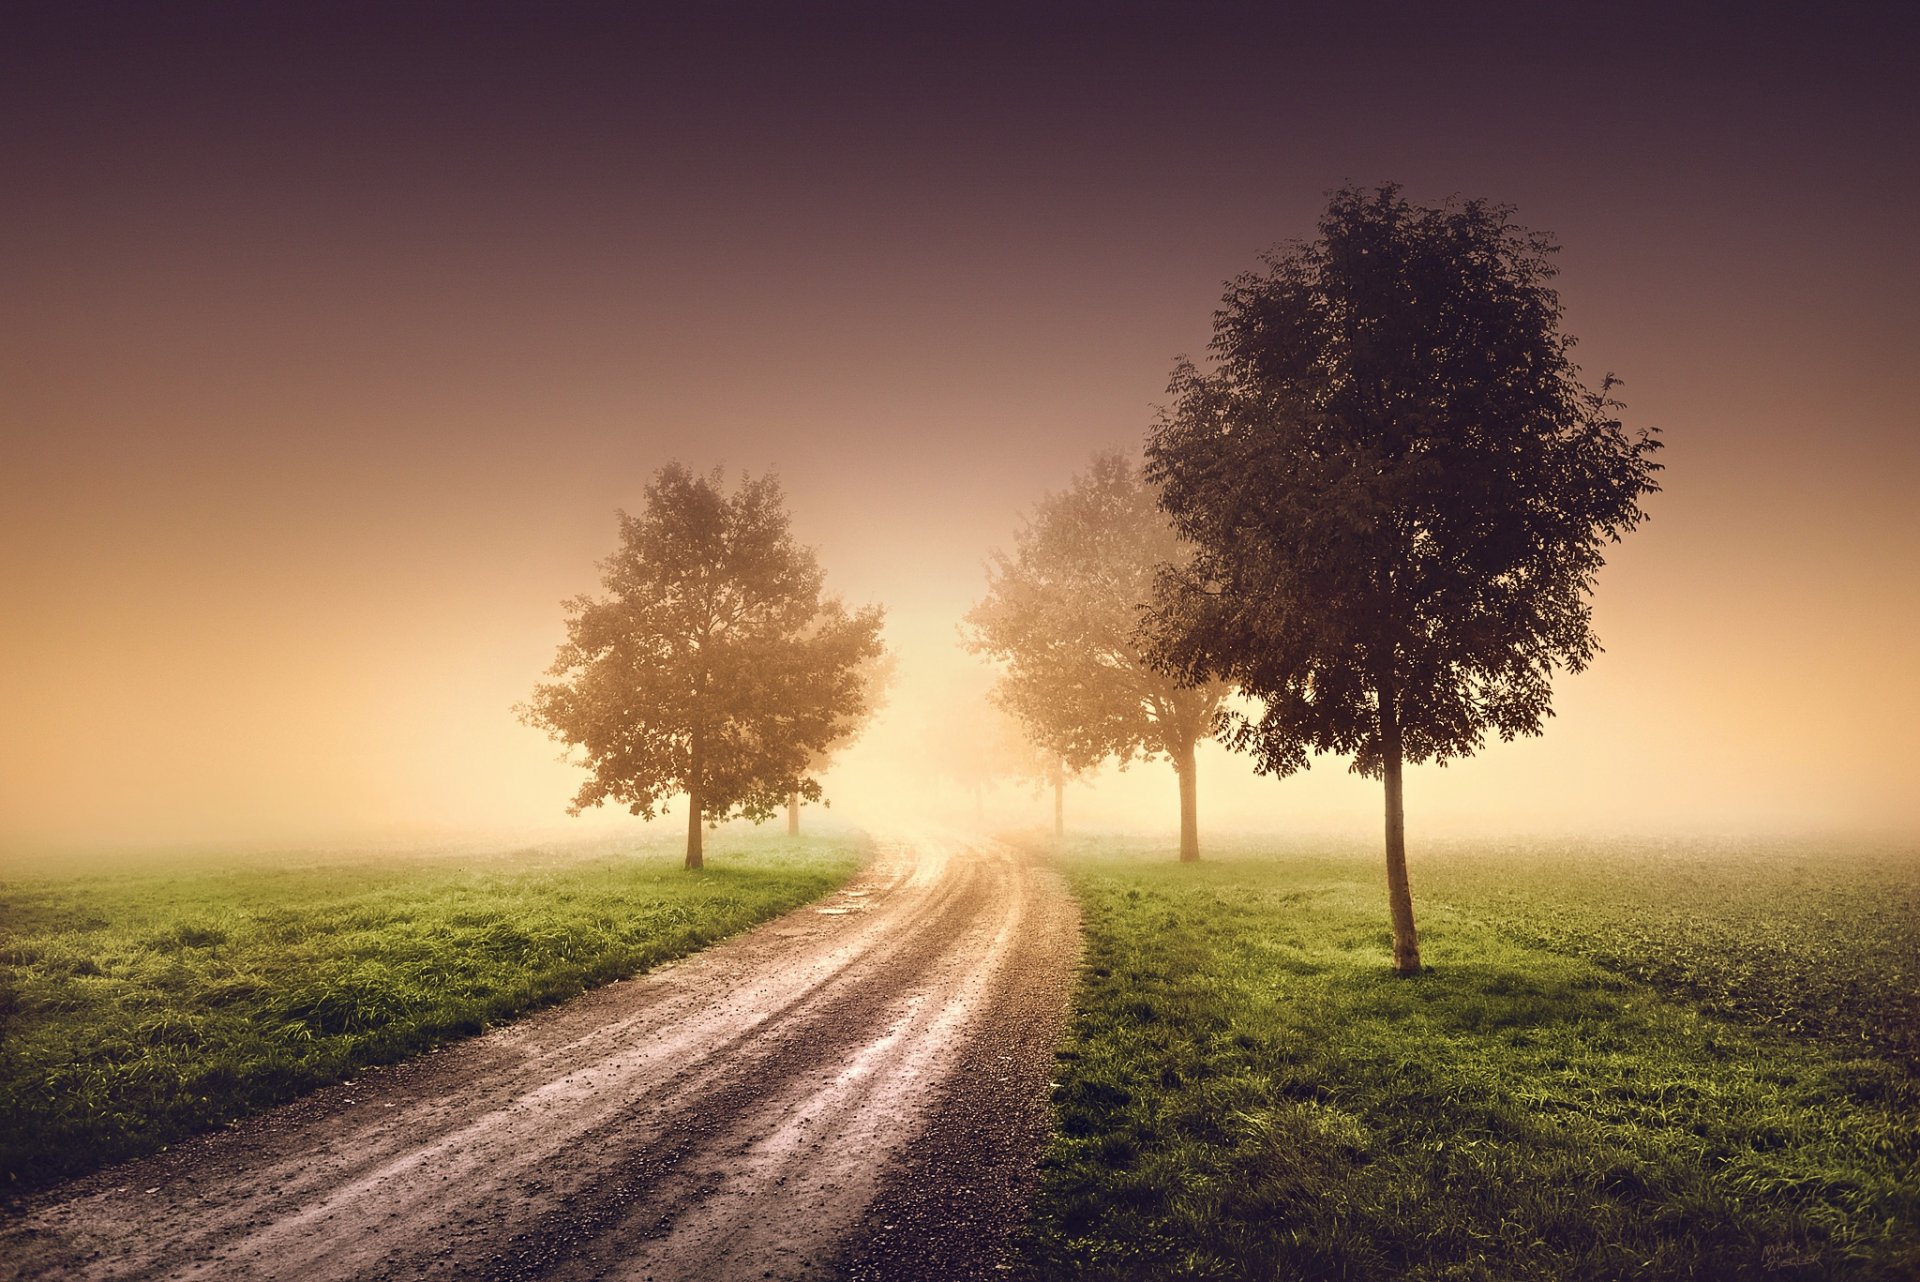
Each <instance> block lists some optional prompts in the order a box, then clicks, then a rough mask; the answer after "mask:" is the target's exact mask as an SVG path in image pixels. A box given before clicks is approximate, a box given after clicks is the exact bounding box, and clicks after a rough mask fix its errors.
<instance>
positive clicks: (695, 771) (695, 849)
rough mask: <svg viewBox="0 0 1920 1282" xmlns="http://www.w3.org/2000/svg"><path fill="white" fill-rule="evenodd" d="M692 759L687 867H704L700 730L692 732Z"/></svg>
mask: <svg viewBox="0 0 1920 1282" xmlns="http://www.w3.org/2000/svg"><path fill="white" fill-rule="evenodd" d="M691 756H692V760H691V761H690V762H689V764H688V770H687V867H688V868H704V867H706V866H707V862H706V857H705V855H704V853H703V852H702V851H701V849H700V834H701V823H700V819H701V815H700V732H699V731H698V730H695V731H694V732H693V752H692V754H691Z"/></svg>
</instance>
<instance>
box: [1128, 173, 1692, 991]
mask: <svg viewBox="0 0 1920 1282" xmlns="http://www.w3.org/2000/svg"><path fill="white" fill-rule="evenodd" d="M1555 248H1556V247H1555V246H1554V245H1553V244H1552V243H1551V242H1550V241H1549V240H1548V239H1547V238H1546V237H1544V236H1541V235H1538V234H1535V233H1532V232H1529V231H1526V230H1525V229H1523V228H1520V227H1518V226H1516V225H1515V224H1514V223H1513V222H1512V220H1511V211H1510V210H1509V209H1507V208H1505V207H1502V206H1496V205H1489V204H1487V203H1485V202H1482V201H1469V202H1465V203H1456V204H1448V205H1446V206H1444V207H1442V208H1438V209H1430V208H1422V207H1418V206H1415V205H1412V204H1410V203H1408V202H1407V201H1406V200H1405V199H1404V198H1402V197H1401V195H1400V193H1399V189H1398V188H1395V187H1391V186H1388V187H1382V188H1380V189H1378V190H1375V191H1361V190H1356V189H1353V188H1348V189H1345V190H1342V191H1340V192H1337V193H1335V194H1334V196H1333V198H1332V200H1331V202H1330V204H1329V205H1328V207H1327V211H1326V213H1325V215H1324V216H1323V217H1322V219H1321V221H1320V237H1319V239H1317V240H1315V241H1313V242H1312V243H1310V244H1296V245H1293V246H1290V247H1287V248H1284V249H1282V250H1280V251H1276V252H1275V253H1274V254H1273V255H1271V256H1269V258H1268V259H1267V270H1266V271H1264V272H1259V273H1250V274H1247V275H1244V276H1242V277H1240V278H1239V279H1237V280H1235V281H1234V282H1232V284H1231V286H1230V289H1229V291H1228V293H1227V295H1226V300H1225V303H1224V306H1223V307H1222V309H1221V311H1220V312H1219V313H1218V314H1217V315H1216V317H1215V321H1214V336H1213V342H1212V345H1211V351H1212V354H1213V357H1214V364H1213V367H1212V368H1211V369H1210V370H1205V371H1203V370H1200V369H1196V368H1195V367H1194V366H1192V365H1190V364H1186V363H1182V364H1181V365H1180V366H1178V367H1177V368H1176V370H1175V373H1174V377H1173V383H1172V387H1171V392H1172V395H1173V403H1172V405H1171V407H1170V408H1169V409H1167V410H1166V411H1164V412H1163V414H1162V416H1161V419H1160V421H1159V422H1158V424H1157V425H1156V426H1155V428H1154V430H1153V433H1152V437H1151V441H1150V444H1149V446H1148V449H1147V471H1148V474H1149V475H1150V476H1151V477H1152V478H1153V479H1154V480H1156V481H1157V482H1159V483H1160V485H1161V487H1162V495H1163V497H1162V503H1163V506H1164V507H1165V508H1166V510H1167V511H1168V512H1169V513H1170V514H1171V515H1172V517H1173V521H1174V525H1175V527H1176V528H1177V529H1178V530H1179V531H1180V532H1181V533H1182V534H1183V535H1185V536H1186V537H1187V538H1188V539H1191V540H1192V541H1193V542H1194V543H1195V544H1196V545H1197V546H1198V548H1199V553H1198V555H1197V557H1196V559H1195V561H1194V563H1193V565H1192V567H1191V568H1190V570H1188V571H1186V572H1185V573H1183V574H1180V575H1177V576H1174V577H1173V579H1172V587H1173V591H1172V592H1171V598H1172V600H1171V603H1170V604H1169V605H1168V606H1167V607H1166V608H1164V609H1162V610H1161V611H1160V612H1159V614H1158V615H1157V617H1156V619H1155V624H1154V626H1155V630H1156V632H1157V634H1158V644H1157V652H1156V653H1157V658H1158V659H1159V660H1160V661H1161V662H1162V663H1163V664H1164V665H1165V666H1166V667H1167V668H1168V669H1169V670H1171V671H1174V672H1177V673H1180V674H1182V675H1196V674H1207V675H1213V676H1219V677H1223V678H1226V679H1228V680H1231V681H1233V682H1235V683H1236V684H1237V685H1238V686H1239V687H1240V689H1241V690H1242V691H1244V692H1245V693H1246V694H1248V695H1250V696H1252V697H1254V698H1255V699H1257V700H1259V701H1261V702H1263V703H1264V704H1265V708H1264V711H1263V712H1261V713H1260V714H1259V715H1258V716H1257V717H1248V716H1245V715H1232V716H1230V717H1229V718H1228V729H1227V733H1226V735H1225V738H1226V740H1227V742H1228V743H1229V745H1230V746H1232V747H1235V748H1237V749H1240V750H1242V751H1247V752H1250V753H1252V754H1253V756H1254V759H1255V762H1256V765H1257V767H1258V768H1259V769H1260V770H1262V771H1263V772H1269V773H1273V774H1278V775H1286V774H1289V773H1291V772H1292V771H1294V770H1297V769H1301V768H1304V767H1305V766H1306V765H1307V762H1308V758H1307V753H1308V751H1309V750H1310V749H1311V750H1315V751H1321V752H1337V753H1342V754H1350V755H1351V756H1352V757H1353V768H1354V769H1355V770H1357V771H1359V772H1360V773H1362V774H1365V775H1368V776H1372V777H1376V778H1383V779H1384V781H1385V785H1386V857H1387V883H1388V891H1389V894H1388V898H1389V904H1390V908H1391V913H1392V919H1393V951H1394V965H1395V967H1396V969H1398V970H1400V971H1403V972H1410V971H1415V970H1418V969H1419V967H1420V949H1419V939H1418V935H1417V934H1416V932H1415V928H1414V920H1413V900H1412V894H1411V891H1410V889H1409V886H1408V881H1407V868H1406V835H1405V818H1404V815H1405V811H1404V806H1403V802H1402V788H1401V768H1402V763H1403V762H1405V761H1415V762H1420V761H1429V760H1432V761H1439V762H1441V763H1443V764H1444V763H1445V762H1446V761H1448V760H1449V759H1451V758H1455V757H1462V756H1467V755H1470V754H1472V753H1473V752H1475V751H1476V750H1478V749H1479V748H1480V747H1481V745H1482V743H1483V741H1484V739H1485V736H1486V734H1487V732H1488V731H1493V732H1494V733H1496V734H1498V735H1499V736H1500V738H1501V739H1503V740H1507V739H1511V738H1512V737H1513V736H1514V735H1516V734H1529V735H1531V734H1538V733H1540V731H1541V729H1542V725H1543V721H1544V719H1545V718H1546V717H1548V716H1550V715H1552V678H1553V675H1554V673H1555V672H1556V671H1557V670H1558V669H1561V668H1565V669H1567V670H1568V671H1573V672H1578V671H1580V670H1581V669H1582V668H1584V667H1585V666H1586V664H1587V663H1588V661H1589V660H1591V659H1592V657H1593V656H1594V654H1595V653H1596V651H1597V650H1598V649H1599V643H1598V641H1597V640H1596V638H1595V637H1594V635H1593V632H1592V629H1591V627H1590V622H1591V609H1590V606H1589V604H1588V602H1589V598H1590V597H1591V594H1592V591H1593V585H1594V576H1595V574H1596V573H1597V572H1598V570H1599V569H1600V567H1601V565H1602V563H1603V557H1602V551H1603V549H1604V548H1605V546H1606V545H1607V544H1608V543H1609V542H1617V541H1618V540H1619V538H1620V536H1621V535H1622V534H1623V533H1625V532H1626V531H1629V530H1631V529H1633V528H1634V527H1635V526H1636V525H1638V524H1639V522H1640V521H1641V520H1642V519H1643V518H1644V516H1645V513H1644V511H1643V510H1642V509H1641V506H1640V503H1641V500H1642V499H1643V498H1644V497H1645V496H1646V495H1648V494H1649V493H1651V492H1653V491H1655V490H1656V489H1657V488H1658V487H1657V486H1656V485H1655V484H1654V479H1653V474H1654V473H1655V472H1656V471H1658V470H1659V465H1658V464H1657V463H1655V462H1654V461H1653V459H1652V455H1653V452H1654V451H1655V449H1656V448H1658V445H1659V441H1658V440H1657V439H1656V437H1655V436H1654V435H1653V434H1652V433H1651V432H1647V431H1643V432H1641V433H1639V434H1638V435H1637V436H1633V437H1629V436H1628V435H1627V434H1626V432H1625V431H1624V430H1623V428H1622V426H1621V423H1620V420H1619V418H1618V416H1617V411H1618V410H1619V409H1620V408H1621V406H1620V404H1619V403H1618V402H1617V401H1615V400H1613V399H1611V397H1610V395H1609V392H1610V390H1611V388H1612V387H1613V385H1614V380H1613V378H1612V377H1611V376H1609V377H1608V378H1606V379H1605V380H1603V382H1602V383H1601V386H1600V390H1599V391H1597V392H1595V391H1590V390H1588V389H1587V388H1586V387H1584V386H1583V385H1582V383H1581V382H1580V379H1579V371H1578V368H1577V367H1576V366H1575V365H1574V364H1573V363H1572V362H1571V360H1570V359H1569V355H1568V353H1569V350H1570V349H1571V347H1572V346H1573V340H1572V339H1571V338H1569V337H1567V336H1566V335H1564V334H1563V333H1561V331H1560V317H1561V309H1560V302H1559V298H1558V296H1557V295H1556V294H1555V293H1554V291H1553V290H1552V289H1551V288H1550V287H1549V285H1548V282H1549V281H1550V280H1551V279H1552V277H1553V275H1554V270H1553V267H1552V265H1551V264H1550V262H1549V255H1551V254H1552V253H1553V252H1554V251H1555Z"/></svg>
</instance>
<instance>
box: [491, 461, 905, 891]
mask: <svg viewBox="0 0 1920 1282" xmlns="http://www.w3.org/2000/svg"><path fill="white" fill-rule="evenodd" d="M602 570H603V581H604V583H605V586H606V589H607V596H606V597H605V598H604V599H601V600H595V599H593V598H591V597H585V596H583V597H578V598H575V599H574V600H572V601H569V602H568V603H567V610H568V618H567V641H566V643H565V644H564V645H562V646H561V647H560V651H559V654H558V656H557V657H556V658H555V659H554V662H553V666H552V668H551V669H550V670H549V674H550V675H551V676H553V677H555V678H557V679H556V680H555V681H553V682H550V683H547V684H543V685H540V686H538V687H537V688H536V689H535V690H534V694H533V698H532V700H531V701H529V702H528V703H527V704H525V705H522V707H521V708H520V713H521V716H522V719H523V720H525V721H526V722H527V723H528V724H529V725H533V726H537V727H539V728H540V729H543V730H545V731H547V732H548V733H549V734H550V735H551V736H552V737H553V738H554V739H555V740H557V741H559V742H561V743H564V744H567V745H568V746H569V747H572V748H578V749H580V750H581V751H582V753H583V754H584V757H585V765H586V766H587V768H588V771H589V778H588V779H587V781H586V782H585V783H584V784H582V785H581V787H580V791H579V793H578V794H577V795H576V796H575V797H574V800H573V805H572V807H571V808H570V812H571V813H575V814H577V813H579V811H580V810H581V809H582V808H584V807H586V806H597V805H600V804H602V803H603V802H605V801H608V800H613V801H616V802H619V803H621V804H623V805H625V806H626V807H627V808H628V809H629V810H630V811H632V813H634V814H636V815H640V816H643V817H646V818H652V817H653V816H654V815H655V814H657V813H659V812H660V810H661V809H662V807H663V804H664V802H665V801H666V799H667V798H669V797H671V796H674V795H676V794H679V793H685V794H686V795H687V799H688V808H689V810H690V811H692V812H693V813H692V815H691V820H692V822H691V824H690V826H689V830H688V842H689V849H688V858H689V862H690V863H691V862H697V860H698V836H699V831H698V826H699V823H700V821H701V818H702V817H703V816H704V817H705V819H706V820H707V821H708V822H710V823H718V822H719V821H721V820H722V819H725V818H727V817H729V816H731V815H736V814H737V815H742V816H744V817H746V818H749V819H753V820H755V821H759V820H763V819H766V818H769V817H771V816H772V814H773V813H774V811H775V810H776V808H777V807H779V806H780V805H782V804H784V803H785V802H786V801H787V798H788V796H789V795H790V794H793V793H798V794H800V795H801V796H803V797H805V798H806V799H808V800H810V801H817V800H819V799H820V785H819V783H818V782H817V781H815V780H814V779H812V778H810V777H808V775H807V769H808V763H809V761H810V759H811V758H812V757H813V756H814V754H815V753H817V752H819V751H820V750H822V749H824V748H826V747H827V746H828V745H829V744H831V743H834V742H835V741H837V740H840V739H842V738H844V737H845V736H846V735H847V734H848V733H849V731H850V730H852V729H853V728H854V727H856V726H857V725H858V724H859V723H860V721H861V720H862V719H863V718H864V716H865V714H866V712H867V702H866V700H867V687H866V683H865V682H864V681H863V679H862V675H861V672H862V664H866V663H870V662H871V661H873V660H874V659H876V658H877V657H878V656H879V654H880V653H881V645H880V622H881V612H880V610H879V609H878V608H868V609H864V610H860V611H858V612H854V613H849V612H848V611H847V609H846V607H845V606H844V605H843V604H841V602H840V601H839V600H838V599H836V598H832V597H825V596H822V594H821V589H822V584H823V580H824V574H823V573H822V571H821V569H820V565H819V562H818V560H817V559H816V558H815V557H814V555H813V553H812V552H811V551H810V550H808V549H807V548H804V547H801V546H800V545H799V544H798V543H796V542H794V539H793V536H792V534H791V532H790V530H789V528H788V518H787V514H786V510H785V507H784V505H783V500H782V497H781V493H780V487H779V483H778V482H777V481H776V480H775V479H774V478H773V477H771V476H767V477H762V478H760V479H757V480H755V479H751V478H748V479H745V480H743V481H742V483H741V485H740V487H739V489H738V490H737V491H736V492H735V493H733V494H732V495H728V494H727V493H726V492H725V488H724V485H723V482H722V478H721V475H720V473H719V472H718V471H715V472H713V473H711V474H710V475H708V476H705V477H697V476H695V475H693V474H692V473H691V472H689V471H688V470H687V469H686V468H684V467H682V466H680V465H679V464H677V463H676V464H670V465H669V466H667V467H665V468H662V469H661V471H660V473H659V474H658V475H657V476H656V477H655V478H654V480H653V483H652V484H650V485H649V486H648V487H647V506H646V510H645V511H644V512H643V513H642V514H641V515H640V516H638V517H634V516H629V515H627V514H626V513H624V512H623V513H621V514H620V547H619V549H618V550H617V551H616V552H615V553H614V555H613V556H612V557H610V558H609V559H608V560H607V561H606V562H605V563H604V564H603V566H602Z"/></svg>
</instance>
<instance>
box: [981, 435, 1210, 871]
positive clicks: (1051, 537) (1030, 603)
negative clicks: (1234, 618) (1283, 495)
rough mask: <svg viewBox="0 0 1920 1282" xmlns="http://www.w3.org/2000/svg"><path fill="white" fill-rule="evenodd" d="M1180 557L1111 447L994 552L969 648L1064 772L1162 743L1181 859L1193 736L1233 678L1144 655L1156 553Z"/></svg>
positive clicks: (1164, 559) (1195, 829) (1170, 560)
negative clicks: (1193, 674)
mask: <svg viewBox="0 0 1920 1282" xmlns="http://www.w3.org/2000/svg"><path fill="white" fill-rule="evenodd" d="M1187 556H1188V551H1187V549H1185V548H1183V547H1182V545H1181V543H1180V540H1179V539H1178V537H1177V536H1175V534H1174V532H1173V530H1172V528H1171V527H1170V526H1169V525H1168V523H1167V519H1166V516H1165V514H1163V513H1162V512H1161V511H1160V510H1159V509H1158V507H1157V506H1156V496H1155V493H1154V490H1153V488H1152V487H1151V486H1150V485H1148V484H1147V483H1146V482H1145V480H1144V479H1143V478H1142V477H1141V475H1140V472H1139V470H1138V469H1137V468H1136V467H1134V466H1133V464H1131V463H1130V462H1128V461H1127V460H1126V459H1125V458H1124V457H1122V456H1121V455H1119V454H1110V453H1109V454H1099V455H1096V456H1095V457H1094V459H1093V463H1092V465H1091V466H1090V467H1089V468H1088V469H1087V471H1086V472H1085V473H1083V474H1082V475H1080V476H1076V477H1075V478H1074V480H1073V483H1072V484H1071V485H1069V486H1068V487H1067V489H1066V490H1064V491H1062V492H1061V493H1059V494H1050V495H1048V496H1047V497H1045V498H1044V499H1042V500H1041V501H1040V503H1039V504H1038V505H1037V506H1036V507H1035V509H1034V512H1033V515H1032V517H1031V518H1030V519H1028V521H1027V522H1026V523H1025V524H1024V525H1023V526H1022V528H1021V529H1020V530H1019V531H1018V532H1017V533H1016V534H1015V536H1014V550H1013V554H1012V555H1010V556H1009V555H1007V554H1005V553H1002V552H995V553H994V554H993V557H992V559H991V560H990V561H989V563H988V566H987V595H986V598H985V599H984V600H982V601H981V602H980V603H979V604H978V605H976V606H975V607H974V608H973V610H972V611H971V612H970V613H969V614H968V615H967V635H968V643H969V645H970V647H971V648H972V649H973V650H974V651H975V652H976V653H979V654H983V655H987V656H990V657H991V658H993V659H996V660H998V661H999V662H1000V663H1001V664H1003V665H1004V669H1003V672H1002V675H1001V677H1000V680H999V683H998V684H997V685H996V687H995V689H994V695H993V697H994V699H995V700H996V701H997V702H998V703H999V704H1000V706H1001V707H1003V708H1005V709H1006V710H1007V711H1008V712H1009V713H1011V714H1012V715H1013V716H1014V717H1016V718H1017V719H1018V720H1019V721H1020V723H1021V724H1022V725H1023V726H1025V727H1026V730H1027V734H1028V737H1029V738H1030V739H1031V740H1032V741H1033V743H1034V744H1035V745H1037V746H1038V747H1040V748H1041V749H1042V750H1044V751H1045V752H1046V753H1047V754H1048V755H1049V756H1050V758H1051V759H1052V760H1053V761H1055V762H1057V763H1058V766H1057V768H1056V769H1055V770H1054V771H1053V772H1052V782H1053V784H1054V801H1055V828H1056V830H1057V829H1059V828H1060V827H1061V826H1062V820H1061V815H1060V798H1061V792H1062V785H1063V784H1064V782H1065V779H1066V778H1067V777H1068V776H1070V775H1073V774H1077V773H1080V772H1083V771H1087V770H1091V769H1093V768H1094V767H1095V766H1097V765H1098V764H1099V763H1100V762H1102V761H1103V760H1105V759H1106V758H1108V757H1115V758H1118V760H1119V762H1120V764H1121V766H1122V767H1123V768H1124V767H1125V765H1126V764H1127V763H1128V762H1129V761H1132V760H1134V759H1136V758H1141V759H1151V758H1154V757H1158V756H1164V757H1166V758H1167V759H1168V760H1169V761H1171V762H1172V763H1173V768H1174V771H1175V772H1176V774H1177V775H1178V776H1179V781H1180V858H1182V859H1183V860H1190V859H1198V858H1199V857H1200V837H1199V819H1198V813H1197V812H1198V800H1197V792H1198V790H1197V787H1196V784H1195V777H1194V776H1195V764H1194V755H1195V754H1194V747H1195V745H1196V744H1197V743H1198V742H1199V741H1200V740H1201V739H1203V738H1206V737H1207V736H1208V735H1209V734H1211V733H1212V731H1213V728H1214V724H1215V718H1216V717H1217V716H1218V714H1219V711H1220V706H1221V702H1222V700H1223V699H1224V698H1225V697H1226V694H1227V690H1228V687H1227V686H1226V685H1225V684H1224V683H1222V682H1220V681H1216V680H1211V679H1208V678H1204V677H1203V678H1201V679H1199V680H1198V681H1197V682H1194V683H1188V682H1186V681H1184V680H1183V679H1179V678H1175V677H1170V676H1168V675H1167V674H1166V673H1165V672H1164V671H1162V670H1160V669H1158V668H1155V667H1154V666H1152V665H1151V664H1150V663H1149V662H1148V661H1147V656H1146V652H1145V643H1144V642H1143V641H1142V639H1141V637H1140V636H1139V629H1140V624H1141V620H1142V616H1143V613H1144V612H1145V611H1146V610H1147V608H1148V606H1149V605H1150V604H1151V602H1152V600H1153V597H1154V592H1155V584H1156V575H1157V574H1158V572H1159V571H1160V569H1161V567H1162V566H1166V565H1180V564H1184V563H1185V560H1186V558H1187Z"/></svg>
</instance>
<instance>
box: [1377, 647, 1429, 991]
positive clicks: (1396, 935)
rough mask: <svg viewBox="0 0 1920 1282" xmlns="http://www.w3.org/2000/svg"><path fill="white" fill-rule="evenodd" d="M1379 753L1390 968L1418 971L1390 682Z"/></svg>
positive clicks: (1382, 700)
mask: <svg viewBox="0 0 1920 1282" xmlns="http://www.w3.org/2000/svg"><path fill="white" fill-rule="evenodd" d="M1380 751H1381V758H1382V763H1383V770H1382V773H1383V774H1385V776H1386V782H1387V909H1388V911H1389V913H1390V914H1391V915H1392V917H1393V968H1394V970H1395V971H1397V972H1399V973H1400V974H1402V975H1412V974H1416V973H1418V971H1419V970H1420V935H1419V933H1418V932H1417V931H1416V930H1415V929H1414V925H1413V889H1412V887H1411V886H1410V885H1409V884H1408V882H1407V812H1406V805H1405V798H1404V796H1403V794H1402V792H1401V785H1400V764H1401V762H1400V758H1401V750H1400V720H1399V709H1398V708H1397V707H1396V706H1395V698H1394V689H1393V686H1392V684H1391V683H1386V684H1383V686H1382V689H1381V691H1380Z"/></svg>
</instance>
